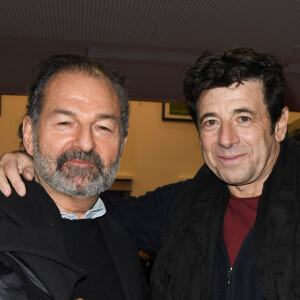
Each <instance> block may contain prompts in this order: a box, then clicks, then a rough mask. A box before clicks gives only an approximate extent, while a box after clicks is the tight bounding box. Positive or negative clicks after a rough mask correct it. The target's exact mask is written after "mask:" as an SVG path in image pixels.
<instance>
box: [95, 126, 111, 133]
mask: <svg viewBox="0 0 300 300" xmlns="http://www.w3.org/2000/svg"><path fill="white" fill-rule="evenodd" d="M96 128H97V130H99V131H105V132H111V129H110V128H109V127H107V126H104V125H98V126H97V127H96Z"/></svg>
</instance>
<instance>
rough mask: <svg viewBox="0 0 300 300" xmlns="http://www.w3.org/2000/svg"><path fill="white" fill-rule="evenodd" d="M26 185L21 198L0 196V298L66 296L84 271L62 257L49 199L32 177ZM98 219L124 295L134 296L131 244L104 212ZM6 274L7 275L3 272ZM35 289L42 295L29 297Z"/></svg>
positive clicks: (136, 274) (135, 263)
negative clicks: (15, 295) (25, 190)
mask: <svg viewBox="0 0 300 300" xmlns="http://www.w3.org/2000/svg"><path fill="white" fill-rule="evenodd" d="M26 189H27V193H26V196H25V197H23V198H22V197H19V196H18V195H17V194H16V193H15V192H13V194H12V195H11V196H10V197H9V198H5V197H4V196H2V195H1V196H0V228H1V230H0V286H1V285H2V286H3V285H4V286H5V285H8V286H7V288H6V289H5V288H4V289H2V288H0V290H1V292H2V293H4V292H6V294H5V296H2V297H1V299H6V300H12V299H18V300H20V299H30V300H35V299H37V300H41V299H55V300H68V299H71V297H72V294H73V291H74V288H75V285H76V283H77V282H78V280H79V279H80V278H82V277H83V276H84V275H85V271H84V270H82V269H80V268H79V267H78V266H76V265H74V264H73V263H72V262H70V261H69V259H68V258H67V255H66V245H65V240H64V236H63V230H61V229H62V225H61V224H62V223H61V222H62V219H61V216H60V212H59V210H58V208H57V206H56V205H55V203H54V202H53V201H52V199H51V198H50V197H49V195H48V194H47V193H46V192H45V190H44V189H43V188H42V186H41V185H39V184H38V183H36V182H26ZM103 218H104V219H102V221H101V230H102V232H103V235H104V238H105V240H106V242H107V246H108V248H109V250H110V251H111V253H112V258H113V261H114V264H115V267H116V270H117V272H118V274H119V276H120V282H121V285H122V287H123V290H124V295H125V298H126V299H127V300H132V299H136V300H140V299H142V292H141V287H140V269H139V260H138V256H137V251H136V247H135V245H134V244H133V243H132V241H131V238H130V237H129V235H128V233H127V232H126V231H125V230H124V229H122V228H121V227H120V226H119V225H118V224H117V223H116V222H115V221H114V220H112V219H111V218H110V217H109V216H104V217H103ZM103 220H104V222H103ZM7 257H9V259H10V260H8V259H7ZM1 258H3V259H2V264H1ZM13 262H14V263H13ZM5 264H6V265H5ZM11 274H13V277H9V276H10V275H11ZM25 286H26V288H25ZM11 291H13V292H14V293H15V294H17V293H19V294H20V295H21V294H22V293H23V294H24V291H27V294H26V295H24V296H23V298H22V297H19V298H18V297H17V298H16V297H15V298H14V297H13V295H12V292H11ZM1 292H0V293H1ZM37 292H39V293H40V294H41V295H43V297H44V298H43V297H42V296H40V297H36V296H32V295H35V294H34V293H37ZM0 295H1V294H0ZM99 299H100V298H99Z"/></svg>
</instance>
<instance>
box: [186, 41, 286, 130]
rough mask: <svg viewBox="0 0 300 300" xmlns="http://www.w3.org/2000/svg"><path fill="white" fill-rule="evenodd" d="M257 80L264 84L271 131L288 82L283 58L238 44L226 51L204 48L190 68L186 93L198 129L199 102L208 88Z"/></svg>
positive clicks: (281, 106)
mask: <svg viewBox="0 0 300 300" xmlns="http://www.w3.org/2000/svg"><path fill="white" fill-rule="evenodd" d="M251 80H257V81H259V82H261V83H262V85H263V93H264V98H265V103H266V105H267V109H268V112H269V116H270V120H271V128H272V129H271V131H272V133H273V132H274V129H275V124H276V122H277V121H278V120H279V118H280V116H281V114H282V110H283V108H284V107H285V98H286V81H285V78H284V76H283V70H282V65H281V63H280V61H279V60H278V59H277V58H275V57H274V56H272V55H269V54H265V53H260V52H257V51H255V50H253V49H250V48H245V47H238V48H234V49H231V50H227V51H225V52H223V53H216V54H213V53H212V52H211V51H205V52H204V53H203V54H202V55H201V56H200V57H199V58H198V59H197V61H196V62H195V64H194V66H193V67H191V68H190V69H188V70H187V72H186V74H185V78H184V83H183V92H184V96H185V102H186V105H187V108H188V110H189V112H190V114H191V116H192V118H193V120H194V122H195V124H196V126H197V128H198V123H197V107H196V105H197V101H198V100H199V98H201V96H203V95H204V94H205V93H206V92H207V91H208V90H210V89H213V88H216V87H229V86H231V85H232V84H234V83H237V84H242V83H243V82H245V81H251Z"/></svg>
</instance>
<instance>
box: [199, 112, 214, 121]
mask: <svg viewBox="0 0 300 300" xmlns="http://www.w3.org/2000/svg"><path fill="white" fill-rule="evenodd" d="M216 116H217V114H215V113H206V114H204V115H203V116H201V117H200V119H199V121H200V123H202V121H203V120H204V119H205V118H207V117H216Z"/></svg>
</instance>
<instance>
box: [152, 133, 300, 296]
mask: <svg viewBox="0 0 300 300" xmlns="http://www.w3.org/2000/svg"><path fill="white" fill-rule="evenodd" d="M299 187H300V144H299V143H297V142H295V141H292V140H289V139H288V138H287V139H285V140H284V141H283V142H282V143H281V150H280V154H279V157H278V159H277V162H276V164H275V166H274V168H273V171H272V172H271V174H270V176H269V178H268V179H267V181H266V182H265V184H264V187H263V192H262V195H261V197H260V200H259V204H258V212H257V217H256V222H255V228H254V240H253V243H254V246H253V248H254V250H253V255H254V265H255V270H256V275H257V277H258V281H259V284H260V287H261V290H262V293H263V296H264V298H265V299H270V300H274V299H280V300H286V299H288V300H293V299H300V260H299V258H300V226H299V225H300V188H299ZM228 199H229V190H228V188H227V186H226V184H225V183H224V182H222V181H221V180H219V179H218V178H217V177H216V176H215V175H214V174H213V173H212V172H211V171H210V170H209V169H208V168H207V167H206V166H204V167H203V168H201V169H200V171H199V172H198V174H197V175H196V176H195V178H194V179H193V181H192V182H191V183H190V184H188V186H186V188H185V191H184V193H183V196H182V197H181V198H180V200H179V201H178V203H177V205H176V208H175V212H174V214H173V215H172V219H171V221H170V224H169V228H168V231H167V237H166V239H165V243H164V245H163V247H162V249H161V251H160V254H159V256H158V257H157V260H156V263H155V265H154V269H153V273H152V293H153V299H155V300H161V299H164V300H169V299H174V300H175V299H176V300H177V299H178V300H179V299H180V300H186V299H189V300H199V299H201V300H204V299H205V300H208V299H212V296H213V288H214V286H213V285H214V284H213V273H214V266H215V259H216V249H217V244H218V239H219V235H220V228H221V225H222V220H223V216H224V214H225V211H226V206H227V203H228Z"/></svg>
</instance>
